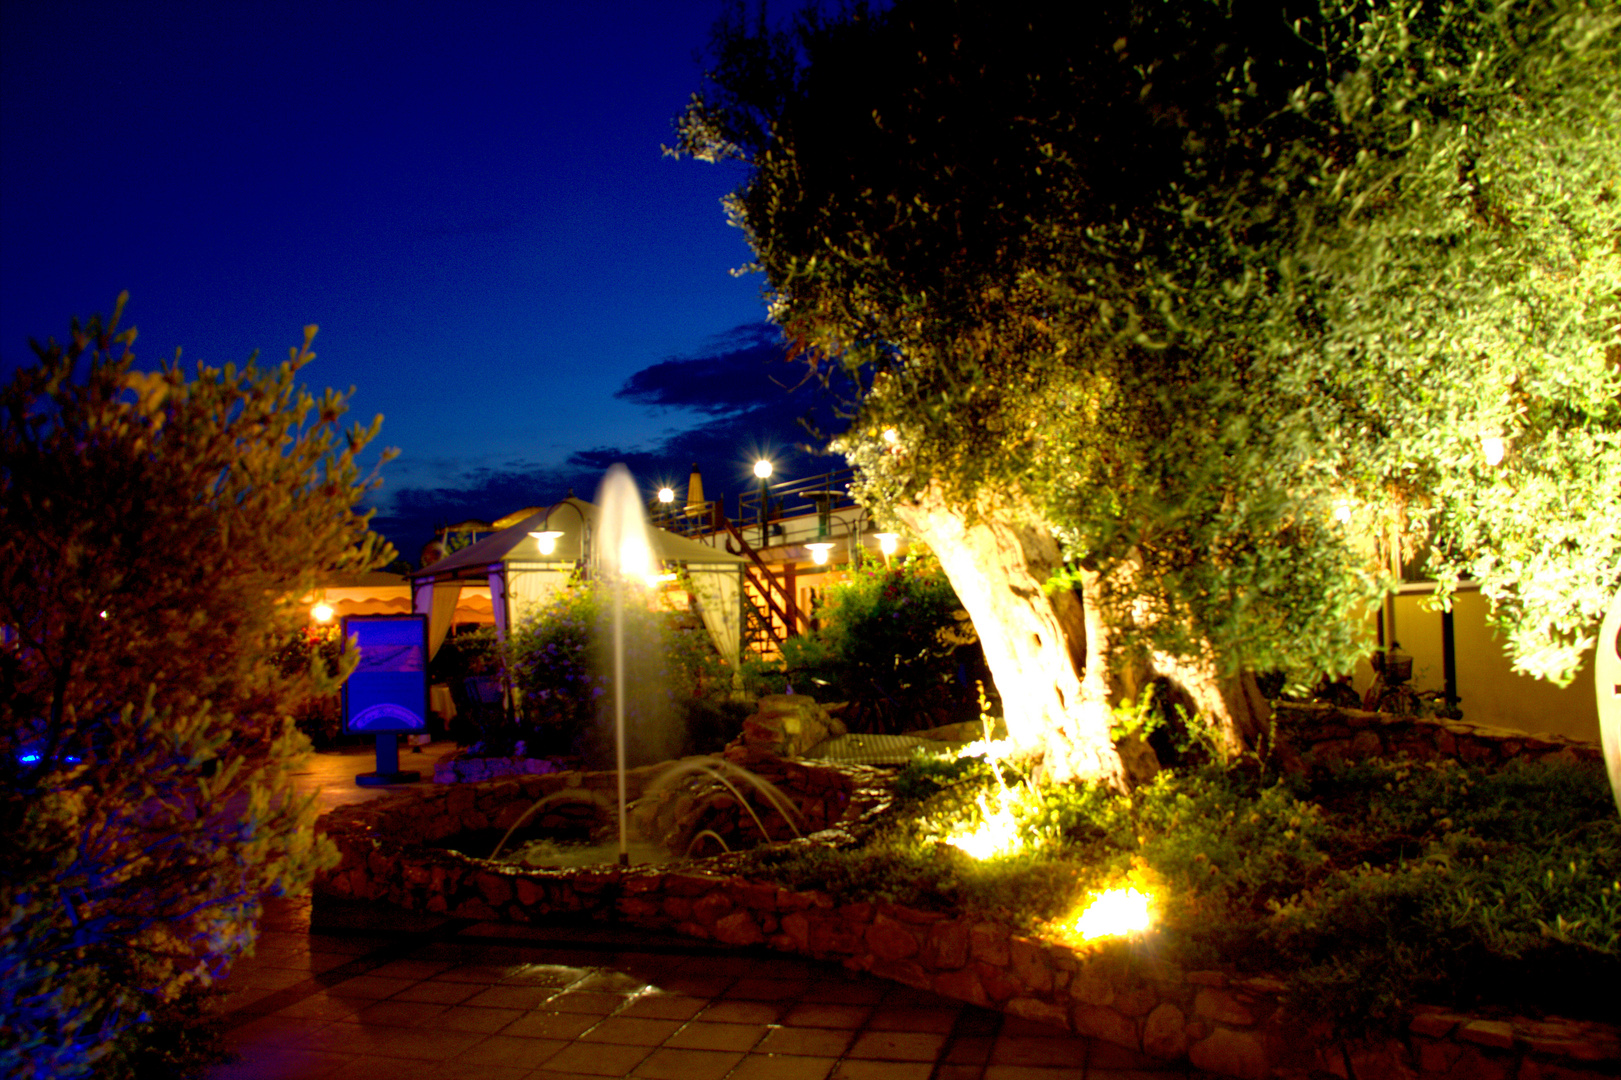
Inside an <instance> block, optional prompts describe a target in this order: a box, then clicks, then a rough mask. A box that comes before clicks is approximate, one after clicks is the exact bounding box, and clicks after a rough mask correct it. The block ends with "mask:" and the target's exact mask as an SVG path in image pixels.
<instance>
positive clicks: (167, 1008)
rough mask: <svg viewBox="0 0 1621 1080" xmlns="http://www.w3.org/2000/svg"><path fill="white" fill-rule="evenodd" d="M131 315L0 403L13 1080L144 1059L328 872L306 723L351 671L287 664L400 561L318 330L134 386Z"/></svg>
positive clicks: (5, 971)
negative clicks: (275, 357)
mask: <svg viewBox="0 0 1621 1080" xmlns="http://www.w3.org/2000/svg"><path fill="white" fill-rule="evenodd" d="M122 303H123V301H122V298H121V299H120V307H122ZM116 323H117V314H116V313H115V315H114V317H113V319H112V320H111V322H109V323H107V324H105V325H103V324H102V323H101V322H100V321H99V320H94V319H93V320H91V321H90V322H89V323H87V324H85V325H83V326H81V325H79V324H77V323H75V324H74V326H73V329H72V333H71V336H70V338H69V341H68V344H67V345H66V346H65V347H63V346H59V345H57V344H56V343H54V342H52V343H50V344H48V345H46V346H38V345H36V346H35V351H36V353H37V354H38V358H39V361H38V363H37V364H36V365H35V366H33V367H30V368H26V369H22V370H19V371H18V372H17V373H16V374H15V376H14V377H13V378H12V379H11V381H10V382H9V383H8V384H7V385H6V386H5V387H4V388H3V389H0V625H3V626H5V627H6V628H7V631H8V632H7V634H6V635H5V636H6V644H5V646H4V647H3V648H0V864H3V865H4V866H5V868H6V873H5V875H4V877H3V879H0V924H3V932H0V1074H3V1075H6V1076H8V1077H35V1076H75V1075H81V1074H84V1073H87V1072H91V1071H94V1072H95V1074H96V1075H97V1076H108V1077H118V1076H121V1075H127V1074H129V1073H130V1072H131V1071H132V1070H134V1069H136V1068H137V1067H139V1065H138V1063H139V1062H140V1061H149V1060H153V1053H156V1052H157V1051H155V1050H153V1049H152V1048H151V1047H147V1048H144V1049H143V1046H142V1040H143V1039H147V1038H152V1039H156V1038H157V1037H158V1032H159V1029H160V1028H162V1029H163V1030H166V1031H168V1032H169V1033H171V1034H172V1033H173V1032H174V1031H176V1030H177V1029H176V1028H174V1026H173V1025H172V1024H169V1025H168V1026H167V1027H165V1026H164V1025H165V1024H166V1023H167V1020H166V1018H170V1019H172V1018H174V1017H183V1016H184V1015H185V1013H186V1010H187V1007H188V1006H187V998H188V996H189V995H192V994H196V993H200V992H204V991H206V989H207V988H208V987H209V986H211V985H212V984H214V983H217V982H218V981H219V980H220V979H221V978H223V977H224V975H225V974H226V973H227V971H228V970H229V968H230V965H231V962H232V961H233V959H234V958H235V957H236V956H238V955H240V954H241V953H242V952H243V951H245V950H247V949H249V948H251V946H252V943H253V940H254V937H255V933H256V922H257V919H258V916H259V913H260V909H261V902H262V899H263V898H264V897H265V896H267V895H275V894H279V893H286V892H289V891H295V890H302V889H304V888H306V887H307V886H308V883H309V882H310V880H311V879H312V878H313V876H314V874H315V872H316V871H317V870H318V869H319V868H321V867H323V866H328V865H331V864H332V863H334V862H335V860H336V853H335V851H334V850H333V848H332V847H331V845H330V844H329V843H328V842H327V841H325V840H324V839H321V838H318V837H317V836H316V834H315V832H314V829H313V824H314V820H315V815H316V805H315V802H314V798H313V797H299V796H297V795H296V794H295V792H294V789H293V781H292V775H291V774H292V772H293V770H294V769H295V768H296V766H297V763H298V762H299V761H300V760H301V758H302V756H303V755H304V754H305V753H306V752H307V750H308V746H309V743H308V740H307V739H305V737H304V736H303V735H302V734H300V733H299V731H298V730H297V728H296V727H294V725H293V721H292V719H291V716H292V713H293V712H294V711H295V709H296V708H297V706H298V705H299V704H300V703H301V702H303V701H305V700H307V699H309V698H310V697H312V696H318V695H321V694H329V693H331V692H332V691H334V690H335V689H336V687H337V683H338V677H339V676H340V675H341V674H343V673H344V672H345V671H346V670H347V669H348V668H349V667H350V666H352V663H353V657H352V656H344V657H343V658H342V660H341V662H340V664H339V666H338V668H337V669H333V668H332V667H330V666H329V665H328V663H327V662H326V661H325V660H324V659H323V658H322V657H321V655H320V654H319V653H316V654H315V655H314V656H313V658H312V659H311V662H310V663H308V664H307V665H305V666H302V667H299V666H298V665H288V666H283V664H282V663H280V662H279V660H278V651H279V650H280V648H281V647H282V646H283V645H285V643H286V642H287V641H288V640H290V639H291V638H292V637H293V636H294V635H295V634H296V633H297V630H298V627H299V626H301V625H302V624H303V622H304V619H305V617H306V616H305V612H304V610H303V609H302V607H301V606H300V604H299V600H300V599H301V598H302V597H303V596H305V595H307V594H308V593H309V592H310V591H311V590H312V589H313V588H314V587H315V585H316V582H317V580H318V579H319V577H320V576H322V575H324V574H327V573H334V572H336V573H358V572H362V571H365V570H367V569H369V568H370V567H372V566H374V565H376V564H378V563H379V562H382V561H384V560H386V558H387V557H388V555H389V554H390V550H389V548H388V546H387V544H386V543H384V542H383V541H382V540H381V538H379V537H376V536H374V535H372V534H370V533H369V532H368V531H367V528H366V517H365V516H364V515H361V514H357V513H356V512H355V511H354V509H353V508H354V506H355V505H356V504H357V503H358V502H359V501H360V499H361V498H362V496H363V495H364V494H365V492H366V491H367V490H368V489H369V487H370V486H371V485H370V484H369V483H368V482H366V481H364V480H362V479H360V478H359V475H358V469H357V466H356V455H357V454H358V453H359V452H360V451H361V449H362V448H363V447H364V446H365V445H366V443H367V441H368V440H369V439H370V438H371V437H372V436H373V434H374V433H375V430H376V424H375V423H374V424H373V425H372V428H371V429H370V430H367V429H362V428H358V427H356V428H353V429H351V430H349V431H347V432H340V430H339V420H340V417H341V416H342V414H343V412H344V409H345V399H344V397H343V396H342V395H338V394H334V393H332V392H331V391H328V392H327V393H326V394H325V395H324V396H323V397H322V398H320V399H319V400H317V399H314V398H312V397H311V396H310V395H309V394H308V393H306V392H305V391H304V390H303V389H301V388H300V387H298V386H297V384H296V383H295V381H294V380H295V376H296V375H297V373H298V372H299V370H300V369H301V368H302V367H303V366H304V365H305V364H306V363H308V362H309V360H310V359H311V358H312V356H313V354H312V353H311V352H310V351H309V348H308V343H309V338H310V336H311V335H313V333H314V327H310V328H308V329H307V330H306V334H305V347H304V348H303V349H302V350H293V355H292V358H291V359H290V361H289V362H288V363H285V364H282V365H279V366H278V367H275V368H272V369H268V370H261V369H259V368H257V367H255V366H253V365H251V364H250V365H248V366H245V367H243V368H240V369H238V368H235V367H233V366H227V367H226V368H224V369H223V370H220V369H214V368H207V367H203V366H201V365H199V366H198V367H197V369H196V371H195V373H194V374H193V375H192V376H191V377H189V378H188V377H187V375H186V373H184V372H183V371H182V370H181V369H180V367H179V366H178V364H172V365H165V366H164V367H163V368H162V370H160V371H157V372H151V373H142V372H136V371H133V370H132V367H131V363H132V357H131V355H130V352H129V344H130V342H131V341H132V340H133V337H134V332H133V331H129V332H125V333H117V332H116V330H115V327H116ZM82 361H88V371H85V370H81V368H82V364H81V362H82ZM386 456H387V455H385V458H386ZM154 1024H155V1025H157V1026H156V1027H154V1026H153V1025H154ZM183 1041H184V1040H183ZM161 1054H162V1056H163V1059H164V1060H168V1061H171V1062H180V1061H182V1060H183V1059H185V1058H186V1057H187V1053H186V1052H185V1048H184V1047H182V1048H179V1049H176V1048H174V1047H170V1048H168V1049H164V1050H162V1052H161Z"/></svg>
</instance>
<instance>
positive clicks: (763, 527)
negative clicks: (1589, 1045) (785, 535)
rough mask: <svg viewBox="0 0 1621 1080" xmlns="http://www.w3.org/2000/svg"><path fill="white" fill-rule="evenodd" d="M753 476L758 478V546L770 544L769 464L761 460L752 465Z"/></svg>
mask: <svg viewBox="0 0 1621 1080" xmlns="http://www.w3.org/2000/svg"><path fill="white" fill-rule="evenodd" d="M754 475H755V476H758V477H759V478H760V546H761V547H762V548H764V547H767V546H769V545H770V543H771V525H770V519H771V462H769V461H767V460H766V459H765V458H761V459H760V460H759V461H756V462H755V463H754Z"/></svg>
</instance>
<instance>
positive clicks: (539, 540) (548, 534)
mask: <svg viewBox="0 0 1621 1080" xmlns="http://www.w3.org/2000/svg"><path fill="white" fill-rule="evenodd" d="M529 535H530V536H533V537H534V538H535V546H536V547H538V548H540V553H541V554H542V555H550V554H551V553H552V552H554V551H556V550H557V538H558V537H560V536H562V535H563V534H562V533H560V532H558V531H557V530H556V529H547V530H546V531H545V532H532V533H530V534H529Z"/></svg>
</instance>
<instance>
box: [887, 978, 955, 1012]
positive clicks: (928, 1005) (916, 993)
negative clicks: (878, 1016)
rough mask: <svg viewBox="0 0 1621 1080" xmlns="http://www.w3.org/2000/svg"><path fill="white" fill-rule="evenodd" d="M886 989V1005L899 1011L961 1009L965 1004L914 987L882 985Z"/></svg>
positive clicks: (891, 984)
mask: <svg viewBox="0 0 1621 1080" xmlns="http://www.w3.org/2000/svg"><path fill="white" fill-rule="evenodd" d="M880 985H882V986H883V987H884V989H885V993H884V1004H885V1005H887V1006H892V1007H894V1008H899V1009H907V1008H915V1009H961V1008H962V1007H963V1003H962V1002H960V1001H957V1000H956V999H954V998H948V997H942V996H941V995H939V994H936V993H934V992H933V991H932V990H919V989H917V988H916V987H912V986H897V985H895V984H893V983H887V982H886V983H882V984H880Z"/></svg>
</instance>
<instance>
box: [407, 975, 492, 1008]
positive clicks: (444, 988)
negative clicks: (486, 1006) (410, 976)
mask: <svg viewBox="0 0 1621 1080" xmlns="http://www.w3.org/2000/svg"><path fill="white" fill-rule="evenodd" d="M481 989H482V987H480V986H479V984H478V983H466V982H440V981H439V980H438V979H429V980H428V981H426V982H419V983H417V984H416V985H415V986H408V987H406V988H405V989H404V990H401V991H400V992H399V993H397V994H395V995H394V996H393V997H391V998H389V1000H390V1001H425V1002H429V1003H431V1004H434V1005H460V1004H461V1003H462V1002H464V1001H466V1000H467V999H468V998H470V997H472V996H473V995H474V994H476V993H478V992H479V991H480V990H481Z"/></svg>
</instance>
